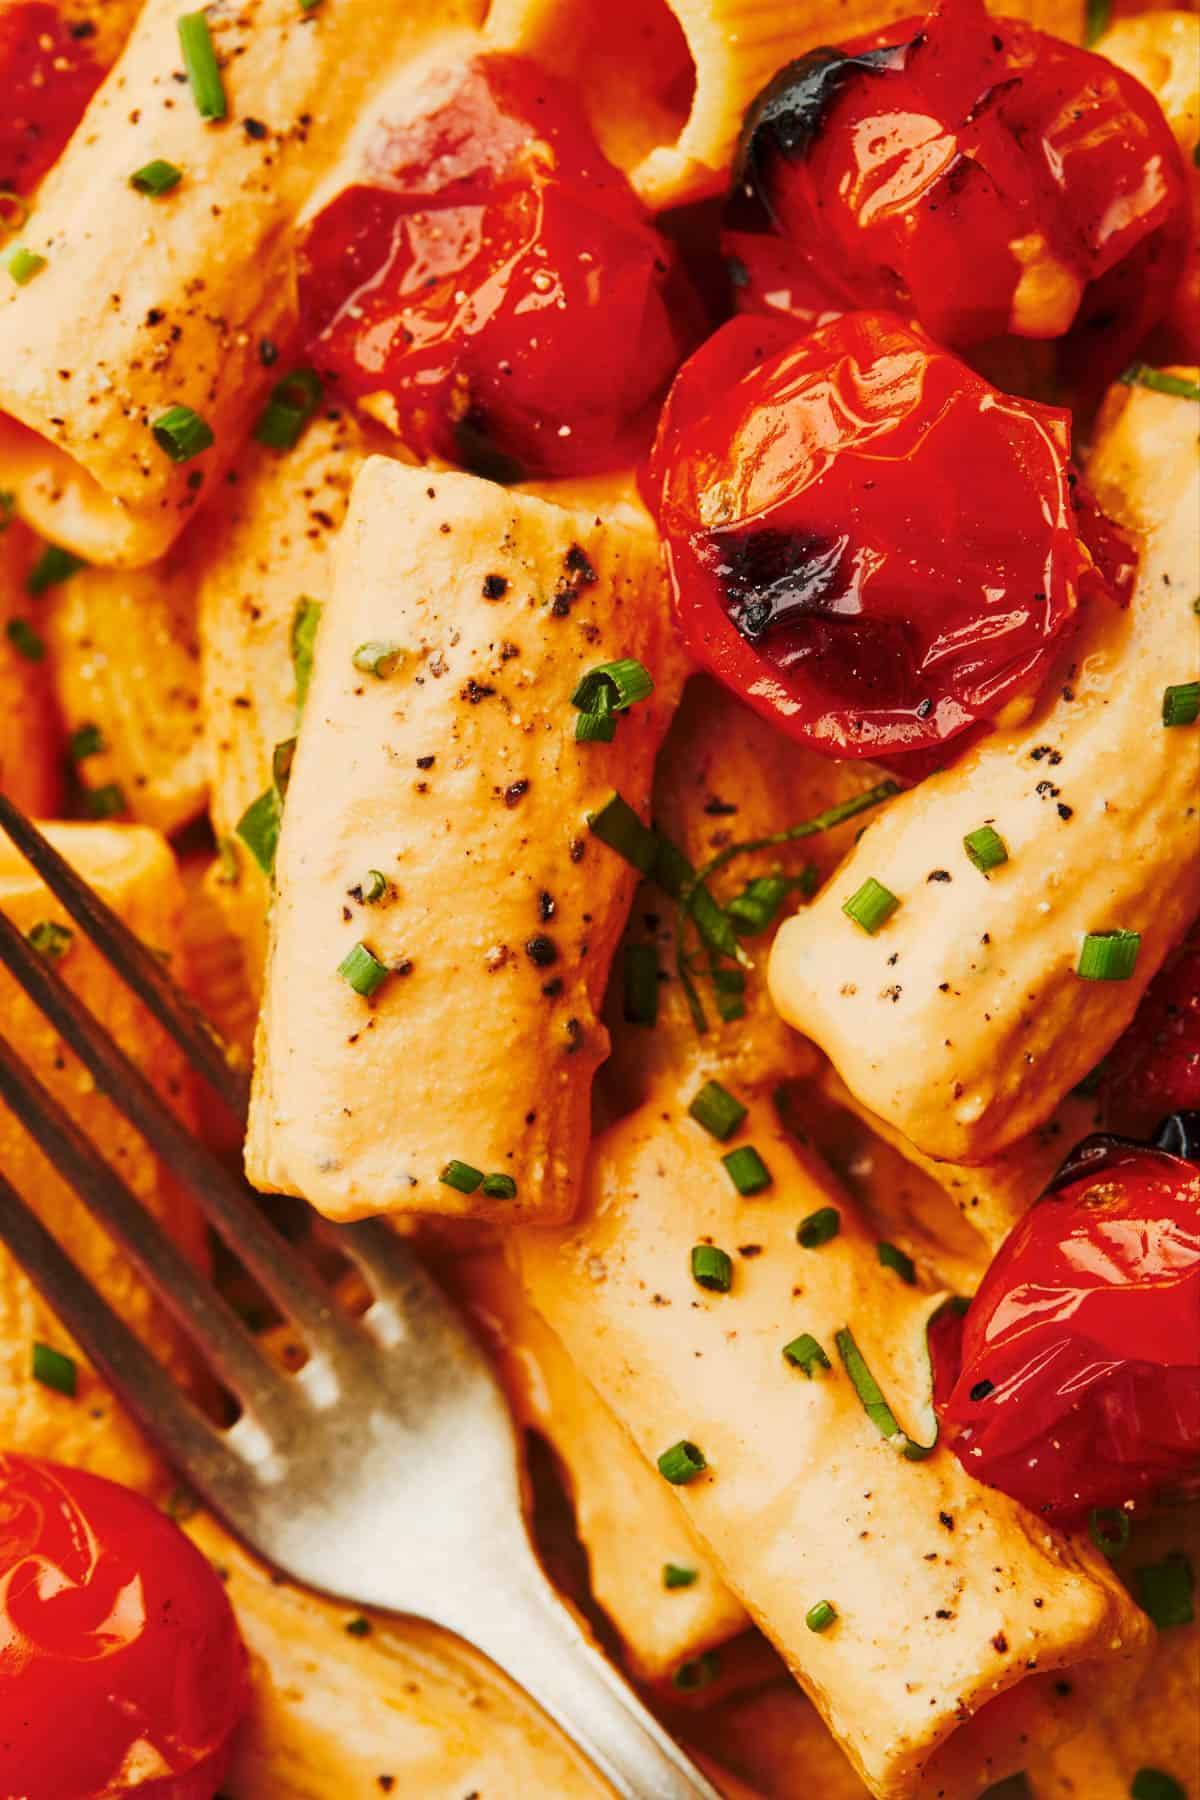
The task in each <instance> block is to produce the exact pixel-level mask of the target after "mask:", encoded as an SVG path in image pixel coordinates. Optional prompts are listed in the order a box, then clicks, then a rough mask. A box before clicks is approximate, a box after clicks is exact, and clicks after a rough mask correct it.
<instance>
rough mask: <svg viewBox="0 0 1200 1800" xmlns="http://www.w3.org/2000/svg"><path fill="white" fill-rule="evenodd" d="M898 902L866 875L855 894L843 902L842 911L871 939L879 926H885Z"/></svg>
mask: <svg viewBox="0 0 1200 1800" xmlns="http://www.w3.org/2000/svg"><path fill="white" fill-rule="evenodd" d="M899 904H900V902H899V900H897V898H896V896H895V894H893V893H892V891H891V889H890V888H885V887H884V885H883V883H882V882H881V881H876V879H875V877H874V876H873V875H868V876H867V879H866V880H865V881H864V882H863V884H862V886H861V887H860V888H859V889H858V891H857V893H854V894H851V896H850V898H849V899H848V900H846V901H844V902H843V904H842V911H843V912H844V913H845V915H846V917H847V918H848V919H853V920H854V923H855V924H856V925H861V926H862V928H863V930H864V931H869V932H870V933H871V935H872V937H873V936H874V935H875V933H876V932H877V931H878V930H879V928H880V926H881V925H886V923H887V921H888V920H889V919H890V918H891V916H892V914H893V913H894V912H895V910H896V908H897V907H898V906H899Z"/></svg>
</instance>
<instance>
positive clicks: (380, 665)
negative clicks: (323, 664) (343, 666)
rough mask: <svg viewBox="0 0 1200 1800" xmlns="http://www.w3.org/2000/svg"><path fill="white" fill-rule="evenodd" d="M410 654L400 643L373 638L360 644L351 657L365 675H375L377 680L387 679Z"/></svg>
mask: <svg viewBox="0 0 1200 1800" xmlns="http://www.w3.org/2000/svg"><path fill="white" fill-rule="evenodd" d="M407 656H408V651H407V650H405V649H404V648H403V646H402V645H400V644H392V643H382V642H379V641H378V640H372V641H371V642H369V643H366V644H360V645H359V646H358V649H357V650H356V651H355V652H354V655H353V656H352V657H351V658H350V660H351V662H352V663H353V664H354V666H355V668H356V669H358V670H359V671H360V672H361V673H362V674H363V675H374V676H375V678H376V680H377V681H386V680H387V678H388V676H389V675H394V674H395V673H396V670H397V669H398V668H400V666H401V664H402V663H403V662H404V661H405V659H406V658H407Z"/></svg>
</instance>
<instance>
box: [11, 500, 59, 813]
mask: <svg viewBox="0 0 1200 1800" xmlns="http://www.w3.org/2000/svg"><path fill="white" fill-rule="evenodd" d="M33 556H34V548H33V543H32V540H31V538H30V536H29V533H28V532H27V531H26V530H25V528H24V526H22V525H19V524H18V523H17V522H16V521H15V520H11V519H6V518H5V517H4V513H3V506H2V502H0V782H3V784H4V788H5V791H6V792H7V793H8V794H9V795H11V797H12V798H13V799H14V800H15V801H16V803H17V805H18V806H20V807H23V808H24V810H25V811H26V812H31V813H34V814H35V815H38V816H41V817H45V816H49V815H50V814H52V813H53V812H54V810H55V808H56V806H57V804H58V801H59V797H60V790H61V782H60V780H59V770H60V759H61V755H62V747H61V737H60V733H59V729H58V720H57V718H56V717H55V713H54V699H53V694H52V692H51V686H50V670H49V668H48V666H47V665H46V663H45V661H44V645H43V641H42V639H41V635H40V633H39V631H38V627H37V623H36V622H35V620H34V618H33V607H32V603H31V599H30V596H29V593H28V592H27V590H26V586H25V582H26V578H27V576H28V573H29V570H30V567H31V565H32V562H33ZM32 659H37V660H32Z"/></svg>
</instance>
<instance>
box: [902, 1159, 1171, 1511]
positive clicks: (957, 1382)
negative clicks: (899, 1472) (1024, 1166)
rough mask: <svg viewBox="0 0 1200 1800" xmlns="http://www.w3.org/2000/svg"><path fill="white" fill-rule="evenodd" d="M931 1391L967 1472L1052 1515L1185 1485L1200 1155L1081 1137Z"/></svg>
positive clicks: (1141, 1498) (1008, 1250) (1007, 1250)
mask: <svg viewBox="0 0 1200 1800" xmlns="http://www.w3.org/2000/svg"><path fill="white" fill-rule="evenodd" d="M946 1348H947V1346H945V1345H937V1346H935V1353H938V1354H944V1352H945V1350H946ZM935 1401H938V1402H939V1403H940V1407H941V1418H942V1429H943V1434H944V1437H945V1440H946V1441H947V1442H948V1443H949V1445H950V1448H951V1449H952V1450H953V1451H954V1454H955V1455H956V1456H957V1457H958V1459H959V1461H960V1462H961V1463H962V1465H963V1467H964V1468H965V1469H966V1470H967V1471H968V1472H969V1473H970V1474H971V1475H973V1476H975V1477H976V1479H977V1480H979V1481H982V1482H985V1483H986V1484H987V1485H988V1486H990V1487H997V1488H1000V1489H1002V1490H1003V1491H1004V1492H1005V1493H1007V1494H1011V1495H1012V1496H1013V1497H1014V1498H1015V1499H1017V1500H1020V1501H1022V1502H1023V1503H1024V1504H1025V1505H1026V1506H1028V1507H1029V1508H1030V1509H1031V1510H1032V1511H1034V1512H1038V1513H1042V1514H1044V1515H1045V1516H1047V1517H1049V1518H1052V1519H1054V1520H1056V1521H1058V1522H1060V1523H1063V1524H1067V1525H1070V1524H1074V1523H1077V1522H1079V1521H1080V1520H1082V1519H1083V1518H1084V1517H1086V1515H1087V1513H1088V1512H1089V1511H1090V1509H1091V1508H1093V1507H1101V1508H1109V1507H1114V1508H1122V1507H1128V1506H1131V1505H1135V1506H1136V1505H1139V1504H1145V1503H1147V1502H1148V1501H1149V1500H1151V1499H1152V1498H1153V1497H1154V1495H1155V1494H1156V1493H1158V1492H1160V1491H1161V1490H1163V1489H1172V1490H1175V1489H1178V1490H1180V1491H1182V1492H1190V1491H1194V1490H1196V1488H1197V1487H1198V1486H1200V1167H1198V1166H1197V1165H1196V1164H1195V1163H1193V1162H1190V1161H1184V1160H1183V1159H1182V1158H1180V1157H1177V1156H1171V1155H1168V1154H1166V1153H1165V1152H1163V1151H1161V1150H1155V1149H1149V1148H1147V1147H1145V1146H1143V1145H1140V1144H1135V1143H1132V1142H1128V1141H1126V1140H1123V1139H1118V1138H1094V1139H1089V1140H1087V1142H1085V1143H1084V1144H1083V1145H1081V1146H1080V1149H1079V1151H1077V1152H1076V1153H1075V1155H1074V1156H1073V1157H1072V1158H1071V1159H1070V1160H1069V1162H1068V1163H1067V1164H1066V1165H1065V1166H1064V1169H1063V1171H1062V1172H1061V1173H1060V1175H1059V1177H1058V1180H1057V1183H1056V1184H1055V1185H1053V1186H1052V1188H1051V1191H1050V1192H1049V1193H1048V1194H1047V1195H1046V1196H1045V1197H1044V1198H1043V1199H1042V1200H1040V1201H1039V1202H1038V1203H1037V1205H1036V1206H1034V1207H1032V1208H1031V1209H1030V1211H1029V1212H1028V1213H1027V1214H1026V1216H1025V1218H1024V1219H1023V1220H1022V1221H1021V1223H1020V1224H1019V1225H1017V1226H1016V1228H1015V1229H1014V1230H1013V1232H1012V1233H1011V1234H1010V1235H1009V1237H1008V1238H1007V1240H1006V1241H1005V1243H1004V1244H1003V1246H1002V1247H1001V1249H1000V1251H999V1253H998V1255H997V1256H996V1259H995V1261H994V1262H993V1263H992V1266H991V1268H990V1269H989V1270H988V1272H987V1274H986V1275H985V1277H984V1279H983V1282H982V1284H981V1286H980V1288H979V1292H978V1294H977V1295H976V1297H975V1299H974V1300H973V1301H972V1303H971V1308H970V1311H969V1312H968V1314H967V1316H966V1320H965V1323H964V1325H963V1329H962V1343H961V1360H960V1362H959V1363H958V1366H957V1375H956V1377H955V1378H954V1379H953V1380H951V1378H950V1374H948V1373H947V1371H946V1370H945V1369H944V1368H943V1369H942V1370H941V1371H940V1373H939V1377H938V1380H937V1382H936V1383H935Z"/></svg>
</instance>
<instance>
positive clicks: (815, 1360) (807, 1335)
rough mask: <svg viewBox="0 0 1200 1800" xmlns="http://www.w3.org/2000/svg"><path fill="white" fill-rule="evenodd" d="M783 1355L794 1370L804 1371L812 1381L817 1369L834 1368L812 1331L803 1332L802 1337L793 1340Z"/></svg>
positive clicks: (785, 1346) (784, 1349) (785, 1348)
mask: <svg viewBox="0 0 1200 1800" xmlns="http://www.w3.org/2000/svg"><path fill="white" fill-rule="evenodd" d="M783 1354H784V1358H785V1359H786V1361H788V1362H790V1363H791V1364H792V1365H793V1367H794V1368H797V1369H803V1370H804V1373H805V1374H806V1375H807V1376H808V1379H809V1380H810V1381H811V1380H812V1378H813V1375H814V1373H815V1371H816V1370H817V1369H831V1368H832V1367H833V1364H832V1363H831V1362H830V1360H829V1358H828V1357H827V1356H826V1354H825V1352H824V1351H823V1350H822V1348H821V1346H820V1344H818V1342H817V1340H816V1338H815V1337H813V1335H812V1333H811V1332H810V1331H802V1332H801V1333H800V1336H799V1337H797V1338H793V1339H792V1341H791V1343H790V1344H785V1345H784V1346H783Z"/></svg>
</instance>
